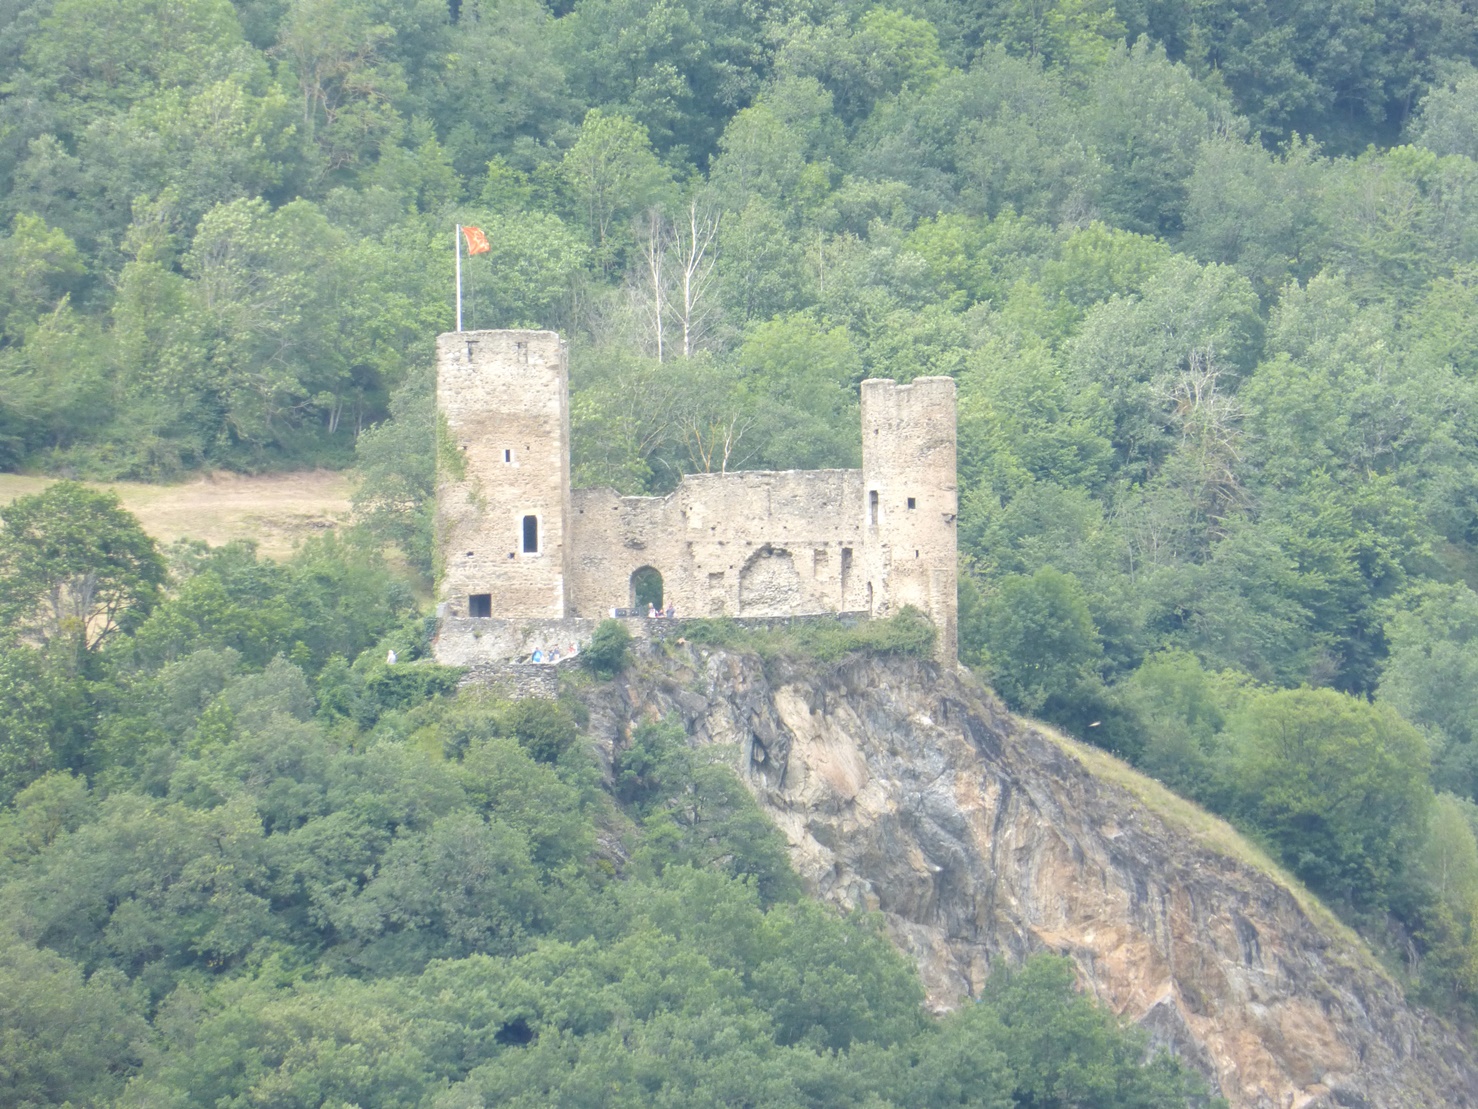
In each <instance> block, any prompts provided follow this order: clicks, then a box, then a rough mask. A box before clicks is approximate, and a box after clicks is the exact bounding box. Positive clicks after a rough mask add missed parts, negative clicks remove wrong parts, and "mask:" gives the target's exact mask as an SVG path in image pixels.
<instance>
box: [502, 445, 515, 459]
mask: <svg viewBox="0 0 1478 1109" xmlns="http://www.w3.org/2000/svg"><path fill="white" fill-rule="evenodd" d="M503 461H504V462H512V461H513V451H511V450H509V449H508V448H507V447H504V448H503Z"/></svg>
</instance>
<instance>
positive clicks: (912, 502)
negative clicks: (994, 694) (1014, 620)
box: [862, 377, 959, 666]
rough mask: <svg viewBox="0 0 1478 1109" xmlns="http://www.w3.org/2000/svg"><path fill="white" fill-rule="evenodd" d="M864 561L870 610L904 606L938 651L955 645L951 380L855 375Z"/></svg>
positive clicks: (942, 654)
mask: <svg viewBox="0 0 1478 1109" xmlns="http://www.w3.org/2000/svg"><path fill="white" fill-rule="evenodd" d="M862 497H863V504H862V513H863V521H862V523H863V540H862V551H863V569H864V572H865V573H866V575H867V602H868V607H869V609H870V610H871V612H872V614H873V615H874V616H888V615H891V614H893V613H895V612H897V611H898V610H899V609H901V608H902V607H903V606H904V605H913V606H914V607H915V608H918V609H920V610H922V611H923V612H925V613H927V614H928V616H929V618H930V619H931V620H933V621H934V626H935V628H936V629H938V634H939V640H938V643H937V646H936V654H937V656H938V658H939V659H940V660H941V661H943V662H946V663H948V664H949V665H951V666H953V665H954V663H955V659H956V657H957V653H958V611H959V600H958V574H959V555H958V553H957V550H956V542H957V541H956V535H955V517H956V515H957V513H958V512H959V503H958V492H957V486H956V477H955V383H954V379H953V378H949V377H916V378H914V380H913V382H912V384H909V385H899V384H898V383H897V382H895V381H890V380H888V379H886V378H881V379H877V378H875V379H871V380H868V381H864V382H863V383H862Z"/></svg>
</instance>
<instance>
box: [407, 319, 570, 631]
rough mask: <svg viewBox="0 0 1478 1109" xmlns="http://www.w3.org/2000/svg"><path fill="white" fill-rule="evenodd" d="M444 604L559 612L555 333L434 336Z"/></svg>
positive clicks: (561, 386) (562, 493) (562, 531)
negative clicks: (435, 338) (436, 337)
mask: <svg viewBox="0 0 1478 1109" xmlns="http://www.w3.org/2000/svg"><path fill="white" fill-rule="evenodd" d="M436 360H437V366H436V370H437V385H436V407H437V414H438V417H439V418H438V425H439V426H438V432H437V491H436V528H437V550H438V551H439V552H440V553H441V559H442V565H441V566H440V567H439V570H440V573H439V575H438V586H437V598H436V599H437V601H438V602H440V603H441V604H442V605H444V606H445V607H444V608H442V609H441V611H442V612H443V613H444V614H445V615H447V616H491V617H522V618H534V617H542V618H545V619H562V618H563V617H564V616H565V615H566V614H567V603H566V588H565V586H566V582H567V581H568V580H569V568H570V559H571V543H570V414H569V399H568V398H569V386H568V365H567V359H566V349H565V345H564V344H563V343H562V342H561V341H560V338H559V336H558V335H557V334H556V333H555V332H553V331H461V332H451V333H448V334H445V335H442V336H440V337H438V339H437V341H436Z"/></svg>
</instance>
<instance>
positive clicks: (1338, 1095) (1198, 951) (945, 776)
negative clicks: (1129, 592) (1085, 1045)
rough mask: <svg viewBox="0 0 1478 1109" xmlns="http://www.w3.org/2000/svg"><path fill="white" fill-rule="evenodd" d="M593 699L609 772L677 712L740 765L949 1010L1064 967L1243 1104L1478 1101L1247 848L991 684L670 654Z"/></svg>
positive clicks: (833, 889) (845, 665) (819, 870)
mask: <svg viewBox="0 0 1478 1109" xmlns="http://www.w3.org/2000/svg"><path fill="white" fill-rule="evenodd" d="M586 702H587V704H588V706H589V707H590V709H591V714H592V715H591V722H590V728H591V732H592V733H593V734H594V735H595V736H596V738H597V740H598V742H599V743H600V744H601V746H602V748H603V753H604V754H605V756H606V757H607V758H609V757H610V756H611V754H612V753H613V751H614V750H615V748H616V747H617V746H618V745H619V744H621V743H622V742H624V737H625V736H627V735H629V730H630V727H631V726H632V724H633V723H634V722H637V721H639V720H641V719H645V718H650V717H652V716H658V715H662V716H665V715H669V714H677V715H679V716H680V717H681V718H682V720H683V722H684V724H685V726H686V728H687V731H688V733H689V735H690V736H691V737H692V742H694V743H698V744H704V743H712V744H724V745H731V746H732V748H733V749H734V750H735V751H736V752H737V755H736V758H737V759H738V765H739V767H740V769H741V771H742V773H743V776H744V778H745V780H746V781H747V782H748V783H749V786H750V788H751V789H752V791H753V793H754V795H755V797H756V798H757V799H758V801H759V803H760V805H761V806H762V807H763V808H764V810H765V811H766V812H767V813H769V814H770V816H771V817H772V818H773V819H774V820H775V822H776V823H777V824H778V825H779V827H780V828H781V829H782V830H783V831H784V833H785V836H786V838H787V840H788V842H789V845H790V852H791V857H792V861H793V862H794V864H795V867H796V869H797V870H798V871H799V873H800V874H801V876H802V877H803V878H804V880H805V881H806V883H807V884H808V885H809V887H810V888H811V890H812V891H813V892H814V893H815V894H816V895H817V896H818V897H821V898H824V899H826V900H828V901H831V902H834V903H835V904H837V905H839V906H844V907H852V906H857V905H866V906H869V907H871V908H873V909H876V910H878V911H879V912H881V913H882V914H883V916H884V917H885V919H886V920H887V923H888V927H889V929H890V932H891V934H892V936H893V937H894V939H895V941H896V942H897V943H898V944H899V945H900V947H902V948H903V949H904V950H906V951H907V952H909V953H910V954H911V955H912V956H913V957H914V958H915V959H916V960H917V961H918V964H919V967H920V970H921V972H922V974H923V977H924V981H925V984H926V986H927V988H928V993H929V1000H930V1004H931V1005H933V1006H934V1007H935V1008H938V1009H945V1008H948V1007H950V1006H953V1005H957V1004H959V1003H961V1001H962V1000H963V999H966V998H968V997H970V996H971V995H972V994H974V993H976V992H977V991H978V990H979V989H980V988H981V985H982V984H983V982H984V981H985V979H986V977H987V975H988V974H989V972H990V968H991V967H992V966H993V965H996V964H998V963H999V962H1001V961H1006V962H1014V961H1017V960H1020V959H1022V958H1024V957H1025V956H1027V955H1028V954H1030V953H1032V952H1036V951H1042V950H1047V951H1054V952H1058V953H1061V954H1064V955H1067V956H1069V957H1071V958H1072V960H1073V961H1074V963H1075V964H1076V965H1077V967H1078V970H1079V974H1080V978H1081V980H1082V982H1083V984H1084V986H1085V988H1087V989H1089V990H1091V991H1092V992H1093V993H1094V994H1096V995H1097V996H1098V997H1099V998H1100V999H1101V1000H1102V1001H1103V1002H1104V1003H1106V1004H1107V1005H1109V1006H1110V1007H1112V1008H1113V1009H1114V1010H1115V1011H1117V1012H1119V1013H1121V1014H1124V1015H1126V1016H1128V1017H1130V1018H1132V1019H1134V1020H1137V1021H1139V1022H1140V1023H1141V1024H1142V1025H1144V1026H1145V1027H1146V1028H1147V1029H1148V1030H1149V1032H1150V1033H1151V1035H1152V1037H1153V1038H1154V1039H1155V1040H1157V1041H1159V1042H1161V1043H1163V1044H1166V1045H1168V1046H1170V1047H1171V1048H1173V1050H1175V1051H1176V1052H1177V1053H1178V1054H1179V1055H1180V1056H1181V1057H1182V1058H1184V1059H1186V1060H1187V1061H1188V1062H1190V1063H1192V1064H1193V1065H1195V1066H1197V1067H1198V1068H1199V1069H1201V1070H1202V1071H1203V1072H1204V1073H1206V1074H1207V1076H1208V1077H1209V1078H1210V1079H1211V1081H1212V1082H1213V1084H1214V1086H1215V1088H1217V1089H1219V1090H1220V1091H1221V1092H1222V1094H1223V1095H1224V1096H1226V1097H1227V1098H1228V1100H1229V1101H1230V1102H1231V1104H1232V1105H1233V1106H1237V1107H1257V1109H1262V1107H1278V1109H1289V1107H1293V1109H1302V1107H1310V1106H1348V1107H1371V1109H1374V1107H1383V1109H1398V1107H1407V1106H1410V1107H1413V1109H1415V1107H1418V1106H1422V1107H1431V1106H1472V1105H1478V1064H1475V1060H1474V1059H1473V1058H1472V1056H1471V1055H1470V1054H1469V1053H1468V1051H1467V1049H1466V1048H1465V1046H1464V1045H1463V1043H1462V1041H1461V1040H1460V1039H1459V1038H1458V1037H1457V1035H1456V1034H1455V1033H1454V1032H1453V1031H1452V1030H1451V1029H1450V1028H1449V1027H1448V1026H1447V1025H1446V1024H1445V1023H1443V1022H1442V1021H1440V1020H1438V1019H1437V1018H1435V1017H1433V1016H1431V1015H1430V1014H1427V1013H1425V1012H1423V1011H1422V1010H1420V1009H1417V1008H1414V1007H1411V1006H1409V1005H1408V1004H1407V1003H1406V1001H1405V999H1404V998H1403V996H1402V993H1401V990H1400V988H1399V987H1398V985H1397V984H1396V983H1395V982H1394V981H1393V980H1392V979H1391V977H1390V976H1389V975H1388V974H1387V973H1386V972H1385V971H1384V970H1383V969H1382V968H1381V966H1380V965H1379V964H1378V963H1377V962H1376V961H1375V959H1374V958H1373V957H1372V956H1371V954H1370V953H1369V952H1368V950H1367V949H1365V948H1364V946H1363V945H1362V944H1361V943H1360V942H1359V941H1358V939H1356V938H1355V937H1354V936H1353V934H1351V933H1349V932H1348V931H1347V930H1345V929H1343V928H1341V927H1340V926H1339V924H1338V923H1337V922H1336V921H1335V920H1334V919H1333V918H1332V917H1331V916H1329V914H1328V913H1327V911H1326V910H1324V909H1323V908H1322V906H1320V905H1319V904H1318V903H1317V902H1315V901H1314V900H1313V899H1312V898H1310V897H1309V896H1308V895H1307V894H1306V893H1303V892H1302V891H1301V890H1299V889H1297V888H1296V887H1295V886H1294V885H1293V884H1292V883H1290V882H1288V881H1287V880H1286V879H1284V878H1283V877H1281V876H1280V875H1279V873H1278V872H1277V871H1276V869H1275V868H1274V867H1272V866H1271V864H1269V863H1268V862H1267V861H1266V860H1265V859H1263V858H1262V857H1261V856H1260V855H1259V854H1258V853H1257V852H1256V851H1255V850H1254V849H1253V848H1251V847H1250V846H1249V845H1248V844H1246V843H1245V841H1242V840H1241V839H1240V838H1239V837H1237V836H1236V835H1235V833H1234V832H1232V830H1231V829H1230V828H1228V827H1227V826H1226V825H1224V824H1222V823H1220V822H1219V821H1216V820H1214V819H1213V818H1210V817H1208V816H1207V815H1206V814H1204V813H1202V812H1201V811H1200V810H1198V809H1195V808H1194V807H1193V806H1190V805H1188V804H1187V803H1185V802H1183V801H1181V800H1179V799H1178V798H1175V797H1174V796H1173V795H1171V794H1169V793H1168V791H1164V790H1162V789H1160V788H1159V787H1158V786H1156V785H1155V784H1154V783H1152V782H1149V781H1148V780H1146V779H1143V778H1141V777H1139V776H1138V775H1136V774H1134V773H1133V772H1132V771H1130V770H1128V769H1127V768H1126V767H1123V766H1122V764H1119V763H1117V762H1115V761H1114V760H1112V759H1110V758H1109V757H1108V756H1106V755H1104V754H1103V753H1101V752H1098V751H1096V750H1093V749H1091V748H1085V747H1081V746H1079V745H1077V744H1074V743H1072V742H1071V741H1068V740H1064V739H1062V738H1061V737H1057V736H1054V735H1051V734H1049V733H1048V732H1046V731H1045V730H1043V729H1040V728H1038V727H1036V726H1033V725H1031V724H1029V723H1027V722H1024V721H1021V720H1018V719H1016V718H1013V717H1012V716H1010V715H1009V714H1008V713H1006V712H1005V711H1004V709H1002V708H1001V706H1000V705H999V703H998V702H996V701H995V700H994V698H993V697H991V695H990V694H989V693H988V692H987V691H985V690H984V689H982V688H981V687H980V686H979V685H978V684H977V683H975V682H974V681H973V680H972V679H971V678H970V677H969V675H967V674H957V673H954V672H952V671H944V670H941V669H940V668H938V667H936V666H935V665H933V664H930V663H925V662H919V661H914V660H905V659H868V658H852V659H848V660H846V661H843V662H841V663H837V664H834V665H819V664H788V663H783V662H770V663H765V662H763V661H761V660H760V659H758V658H755V657H753V656H747V655H742V654H735V653H730V652H726V651H721V650H706V649H694V648H688V649H686V652H684V650H682V649H673V648H671V647H670V646H669V647H668V648H666V649H665V651H664V652H662V654H661V655H660V657H659V653H658V651H657V650H653V651H652V652H650V653H649V654H647V655H646V656H645V657H644V658H643V660H642V661H641V663H640V664H639V665H638V666H636V667H634V668H633V670H632V671H631V673H629V674H628V675H627V676H626V677H624V678H622V679H621V680H619V681H617V682H615V683H613V684H611V685H607V686H601V687H597V688H595V689H593V690H590V691H588V693H587V695H586Z"/></svg>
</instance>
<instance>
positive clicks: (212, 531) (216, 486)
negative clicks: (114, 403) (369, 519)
mask: <svg viewBox="0 0 1478 1109" xmlns="http://www.w3.org/2000/svg"><path fill="white" fill-rule="evenodd" d="M55 480H57V479H55V478H47V477H28V476H24V475H20V474H0V505H6V504H9V503H10V502H11V501H12V500H14V499H15V498H16V497H23V496H27V495H29V494H31V493H39V492H40V491H41V490H42V489H45V488H46V487H47V486H48V485H50V484H51V483H52V482H53V481H55ZM86 484H88V485H90V486H92V487H93V488H95V489H111V490H113V491H114V492H116V493H117V494H118V496H119V498H120V499H121V500H122V501H123V506H124V507H125V508H127V509H128V510H129V511H130V512H132V513H133V514H134V515H135V516H137V517H138V518H139V522H140V523H141V524H143V526H144V530H145V531H147V532H148V533H149V534H150V535H152V536H153V537H154V538H155V539H157V540H158V541H159V542H160V543H161V544H164V545H167V544H169V543H172V542H174V541H175V540H176V539H203V540H204V541H205V542H207V543H209V544H211V545H212V546H218V545H220V544H222V543H228V542H230V541H231V540H233V539H251V540H255V541H256V543H257V549H258V550H259V551H260V552H261V553H262V554H263V555H264V556H266V557H269V558H279V559H280V558H285V557H287V556H288V555H290V554H291V553H292V551H293V548H294V547H296V546H297V545H298V543H300V542H301V541H302V540H303V539H305V538H307V537H308V536H311V535H322V534H323V533H324V532H325V531H328V530H331V529H333V528H336V527H338V526H339V525H340V524H343V523H345V522H346V521H347V520H348V518H349V511H350V506H349V494H350V492H351V490H352V488H353V483H352V480H351V478H350V476H349V475H348V474H347V473H340V472H335V471H332V470H305V471H302V472H299V473H288V474H261V475H257V476H252V477H247V476H243V475H240V474H227V473H218V474H213V475H206V476H203V477H198V478H195V479H194V480H192V481H188V482H184V483H182V484H179V485H145V484H142V483H139V482H128V481H121V482H87V483H86Z"/></svg>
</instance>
